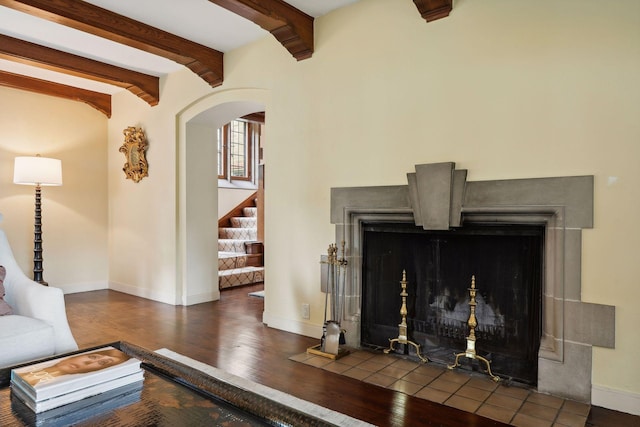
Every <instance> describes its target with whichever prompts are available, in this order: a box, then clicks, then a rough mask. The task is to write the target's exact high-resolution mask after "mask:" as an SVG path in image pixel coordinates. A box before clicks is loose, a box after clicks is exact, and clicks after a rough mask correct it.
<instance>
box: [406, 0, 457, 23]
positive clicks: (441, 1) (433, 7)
mask: <svg viewBox="0 0 640 427" xmlns="http://www.w3.org/2000/svg"><path fill="white" fill-rule="evenodd" d="M413 2H414V3H415V4H416V7H417V8H418V11H419V12H420V14H421V15H422V17H423V18H424V19H426V20H427V22H431V21H435V20H436V19H441V18H446V17H447V16H449V13H451V11H452V10H453V0H413Z"/></svg>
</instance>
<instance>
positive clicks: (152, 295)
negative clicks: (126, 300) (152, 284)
mask: <svg viewBox="0 0 640 427" xmlns="http://www.w3.org/2000/svg"><path fill="white" fill-rule="evenodd" d="M109 289H111V290H114V291H118V292H123V293H125V294H129V295H133V296H136V297H140V298H146V299H150V300H153V301H157V302H163V303H165V304H171V305H177V304H176V301H175V295H173V294H171V295H168V294H164V293H160V292H156V291H154V290H153V289H147V288H138V287H136V286H131V285H127V284H124V283H118V282H109Z"/></svg>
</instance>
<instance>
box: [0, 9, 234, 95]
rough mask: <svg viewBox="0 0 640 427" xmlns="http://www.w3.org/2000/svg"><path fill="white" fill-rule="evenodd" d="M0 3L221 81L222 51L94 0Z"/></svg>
mask: <svg viewBox="0 0 640 427" xmlns="http://www.w3.org/2000/svg"><path fill="white" fill-rule="evenodd" d="M0 5H2V6H6V7H10V8H12V9H15V10H18V11H20V12H25V13H28V14H30V15H33V16H36V17H38V18H43V19H47V20H49V21H53V22H56V23H58V24H63V25H66V26H68V27H72V28H75V29H77V30H81V31H84V32H86V33H90V34H93V35H96V36H99V37H102V38H105V39H109V40H112V41H115V42H118V43H122V44H125V45H127V46H131V47H135V48H136V49H140V50H143V51H145V52H149V53H153V54H154V55H158V56H162V57H164V58H168V59H171V60H172V61H175V62H177V63H179V64H182V65H184V66H186V67H187V68H189V69H190V70H191V71H193V72H194V73H196V74H197V75H198V76H200V77H201V78H202V79H203V80H205V81H206V82H207V83H209V84H210V85H211V86H212V87H216V86H219V85H221V84H222V81H223V54H222V52H219V51H217V50H215V49H211V48H209V47H207V46H203V45H201V44H198V43H195V42H192V41H191V40H187V39H183V38H182V37H178V36H176V35H174V34H171V33H167V32H166V31H162V30H160V29H158V28H155V27H151V26H149V25H146V24H143V23H142V22H138V21H135V20H133V19H130V18H127V17H126V16H122V15H118V14H117V13H114V12H111V11H109V10H107V9H103V8H101V7H98V6H94V5H92V4H91V3H87V2H84V1H81V0H0ZM176 7H179V6H178V5H177V6H176Z"/></svg>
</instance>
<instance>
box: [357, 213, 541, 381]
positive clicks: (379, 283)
mask: <svg viewBox="0 0 640 427" xmlns="http://www.w3.org/2000/svg"><path fill="white" fill-rule="evenodd" d="M362 230H363V247H364V249H363V263H362V268H363V271H362V292H363V301H362V323H361V327H362V330H361V341H362V342H361V344H362V345H363V346H367V347H374V348H385V347H388V346H389V339H392V338H395V337H397V336H398V324H399V323H400V320H401V319H400V306H401V304H402V300H401V297H400V291H401V289H400V284H399V282H400V280H401V279H402V271H403V270H406V272H407V281H408V286H407V292H408V294H409V296H408V298H407V309H408V314H407V325H408V334H409V339H410V340H412V341H414V342H416V343H418V344H419V345H420V346H421V351H422V354H423V355H426V356H427V357H429V358H430V359H431V360H434V361H436V362H442V363H447V364H450V363H452V362H453V360H454V353H459V352H462V351H464V349H465V348H466V341H465V338H466V336H467V335H468V334H469V327H468V325H467V321H468V319H469V305H468V304H469V291H468V288H469V286H470V285H471V276H472V275H475V276H476V287H477V289H478V293H477V297H476V302H477V307H476V318H477V322H478V326H477V328H476V337H477V343H476V349H477V351H478V354H479V355H482V356H483V357H486V358H487V359H489V360H491V369H492V370H493V372H494V373H495V374H497V375H500V376H501V377H503V378H512V379H513V380H515V381H519V382H523V383H527V384H532V385H535V383H536V379H537V367H538V362H537V360H538V348H539V346H540V334H541V324H540V322H541V283H542V271H543V268H542V259H543V258H542V253H543V245H544V226H532V225H491V224H473V225H465V227H463V228H460V229H454V230H451V231H426V230H423V229H422V228H420V227H416V226H415V225H413V224H409V223H393V224H392V223H369V224H364V225H363V228H362ZM400 347H401V348H402V346H400ZM405 347H409V346H405ZM403 350H404V351H405V352H407V353H408V352H410V351H411V349H410V348H406V349H403ZM464 359H465V360H462V361H461V363H462V364H463V369H480V368H481V366H479V365H478V364H477V363H476V362H475V361H473V360H469V359H466V358H464Z"/></svg>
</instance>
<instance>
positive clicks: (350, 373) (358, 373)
mask: <svg viewBox="0 0 640 427" xmlns="http://www.w3.org/2000/svg"><path fill="white" fill-rule="evenodd" d="M342 375H345V376H347V377H350V378H354V379H356V380H363V379H365V378H367V377H368V376H370V375H371V372H370V371H365V370H364V369H360V368H351V369H347V370H346V371H344V372H343V373H342Z"/></svg>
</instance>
